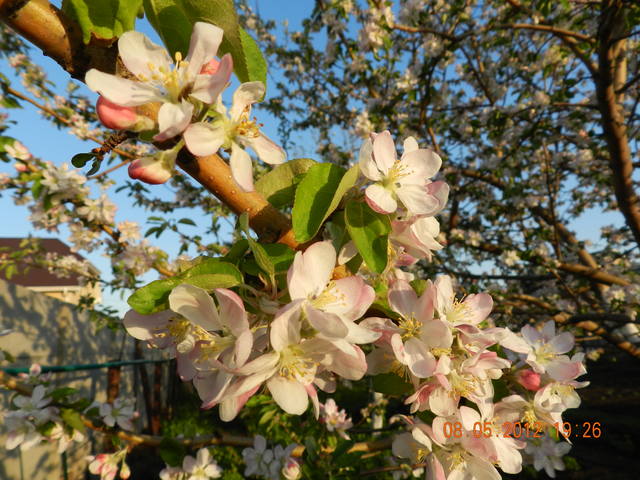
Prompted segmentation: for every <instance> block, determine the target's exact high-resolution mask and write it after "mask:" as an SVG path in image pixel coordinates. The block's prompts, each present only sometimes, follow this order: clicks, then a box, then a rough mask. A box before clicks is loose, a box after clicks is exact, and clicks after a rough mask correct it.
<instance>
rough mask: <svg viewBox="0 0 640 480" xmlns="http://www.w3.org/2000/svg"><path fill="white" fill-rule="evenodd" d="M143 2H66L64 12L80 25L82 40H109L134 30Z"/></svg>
mask: <svg viewBox="0 0 640 480" xmlns="http://www.w3.org/2000/svg"><path fill="white" fill-rule="evenodd" d="M141 6H142V0H127V1H121V0H64V1H63V2H62V11H63V12H64V13H65V14H66V15H68V16H69V17H71V18H73V19H74V20H75V21H77V22H78V24H79V25H80V29H81V30H82V40H83V41H84V43H89V41H90V40H91V36H92V35H93V36H94V37H97V38H100V39H105V40H109V39H111V38H115V37H119V36H120V35H122V34H123V33H124V32H126V31H128V30H133V28H134V26H135V23H136V16H137V15H138V12H139V11H140V7H141Z"/></svg>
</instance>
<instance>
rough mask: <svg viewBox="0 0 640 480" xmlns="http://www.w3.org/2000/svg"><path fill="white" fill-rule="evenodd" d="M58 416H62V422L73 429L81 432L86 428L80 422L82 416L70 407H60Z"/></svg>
mask: <svg viewBox="0 0 640 480" xmlns="http://www.w3.org/2000/svg"><path fill="white" fill-rule="evenodd" d="M60 416H61V417H62V420H64V423H66V424H67V425H69V426H70V427H72V428H73V429H74V430H78V431H79V432H81V433H83V432H84V431H85V430H86V427H85V426H84V423H83V422H82V417H81V416H80V414H79V413H78V412H76V411H75V410H72V409H70V408H61V409H60Z"/></svg>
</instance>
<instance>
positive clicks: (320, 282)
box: [287, 241, 336, 299]
mask: <svg viewBox="0 0 640 480" xmlns="http://www.w3.org/2000/svg"><path fill="white" fill-rule="evenodd" d="M335 265H336V250H335V249H334V248H333V245H332V244H331V242H329V241H326V242H316V243H314V244H313V245H311V246H310V247H309V248H307V250H306V251H305V252H304V253H302V252H298V253H296V256H295V258H294V259H293V265H291V267H290V268H289V271H288V272H287V285H288V286H289V293H290V295H291V298H292V299H296V298H307V297H309V296H317V295H320V294H321V293H322V292H323V291H324V289H325V287H326V286H327V284H328V283H329V280H331V274H332V272H333V268H334V267H335Z"/></svg>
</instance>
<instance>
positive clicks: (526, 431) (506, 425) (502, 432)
mask: <svg viewBox="0 0 640 480" xmlns="http://www.w3.org/2000/svg"><path fill="white" fill-rule="evenodd" d="M547 426H548V424H546V423H541V422H534V423H528V422H524V423H522V422H502V425H500V426H496V424H495V423H493V422H475V423H474V424H473V429H472V430H471V435H473V436H474V437H475V438H482V437H484V438H489V437H493V436H502V437H504V438H543V437H544V434H545V433H544V432H545V429H546V427H547ZM553 427H554V428H555V429H556V430H557V431H558V432H559V433H560V434H561V435H562V436H564V437H565V438H569V437H571V436H574V437H582V438H600V436H601V435H602V427H601V425H600V422H583V423H582V424H580V423H576V424H575V425H574V424H571V423H570V422H563V423H559V422H556V423H554V424H553ZM442 429H443V432H442V433H443V434H444V436H445V437H446V438H462V437H463V436H465V433H466V430H465V429H464V427H463V426H462V423H461V422H444V424H443V427H442ZM498 430H499V431H498Z"/></svg>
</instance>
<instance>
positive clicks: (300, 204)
mask: <svg viewBox="0 0 640 480" xmlns="http://www.w3.org/2000/svg"><path fill="white" fill-rule="evenodd" d="M357 178H358V166H357V165H356V166H354V167H352V168H350V169H349V170H348V171H345V169H344V168H341V167H339V166H337V165H334V164H332V163H318V164H316V165H313V166H312V167H311V168H310V169H309V171H308V172H307V174H306V175H305V176H304V178H303V179H302V181H301V182H300V184H299V185H298V188H297V189H296V195H295V202H294V204H293V212H292V222H293V232H294V234H295V237H296V240H297V241H299V242H306V241H308V240H311V239H312V238H313V237H314V236H315V235H316V233H318V230H320V227H321V226H322V224H323V222H324V221H325V220H326V219H327V218H329V215H331V214H332V213H333V211H334V210H335V209H336V208H337V207H338V205H339V204H340V201H341V200H342V197H343V196H344V194H345V193H347V191H348V190H349V189H351V188H352V187H353V186H354V184H355V182H356V180H357Z"/></svg>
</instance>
